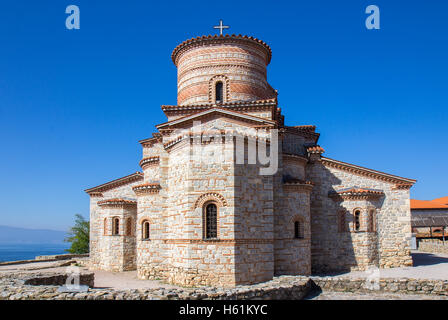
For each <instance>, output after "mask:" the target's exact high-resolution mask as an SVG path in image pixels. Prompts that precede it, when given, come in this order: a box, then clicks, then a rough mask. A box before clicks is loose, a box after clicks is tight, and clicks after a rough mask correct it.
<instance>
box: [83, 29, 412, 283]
mask: <svg viewBox="0 0 448 320" xmlns="http://www.w3.org/2000/svg"><path fill="white" fill-rule="evenodd" d="M172 60H173V62H174V64H175V65H176V66H177V68H178V83H177V85H178V90H177V97H178V105H174V106H170V105H166V106H162V111H163V112H164V113H165V115H166V116H167V122H165V123H162V124H159V125H157V126H156V128H157V131H156V132H154V133H153V134H152V137H150V138H147V139H144V140H141V141H140V144H141V146H142V149H143V150H142V158H141V159H140V162H139V164H140V167H141V168H142V171H141V172H136V173H133V174H131V175H128V176H126V177H123V178H119V179H116V180H113V181H110V182H107V183H104V184H102V185H100V186H97V187H93V188H90V189H87V190H86V192H87V193H88V194H89V195H90V223H91V231H90V232H91V234H90V268H92V269H102V270H112V271H126V270H137V274H138V277H139V278H142V279H162V280H164V281H167V282H170V283H173V284H180V285H184V286H200V285H212V286H224V287H229V286H235V285H240V284H253V283H259V282H265V281H268V280H271V279H273V277H275V276H281V275H310V274H311V273H312V272H313V273H325V272H330V271H343V270H364V269H367V268H369V267H371V266H377V267H380V268H389V267H399V266H408V265H411V264H412V259H411V257H410V237H411V224H410V208H409V189H410V188H411V186H412V185H413V184H414V183H415V180H412V179H407V178H402V177H398V176H395V175H391V174H387V173H383V172H379V171H375V170H371V169H367V168H363V167H359V166H356V165H353V164H349V163H345V162H342V161H337V160H334V159H330V158H326V157H323V156H322V154H323V153H324V149H323V148H322V147H320V146H319V145H318V144H317V143H318V139H319V133H317V132H316V128H315V126H312V125H299V126H287V125H285V124H284V116H283V115H282V110H281V108H280V107H279V106H278V101H277V91H276V90H274V89H273V88H272V87H271V86H270V85H269V83H268V81H267V65H268V64H269V62H270V60H271V49H270V47H269V46H268V45H267V44H266V43H264V42H263V41H261V40H258V39H255V38H253V37H247V36H240V35H238V36H236V35H231V36H230V35H226V36H204V37H198V38H193V39H190V40H187V41H185V42H183V43H181V44H180V45H178V46H177V47H176V48H175V49H174V51H173V54H172ZM274 132H276V133H277V135H278V137H279V139H278V143H277V144H275V143H276V141H275V140H274V139H273V138H272V137H274V135H273V133H274ZM261 145H267V150H268V154H271V159H272V157H275V158H276V159H277V163H278V169H277V170H276V171H275V172H274V173H273V174H269V175H262V174H260V172H261V169H262V168H265V167H266V166H267V165H266V163H265V162H261V161H260V159H258V158H257V157H256V156H255V157H254V155H255V152H254V151H253V149H252V146H255V147H256V149H255V150H258V148H259V147H260V146H261ZM274 146H277V148H275V147H274ZM241 154H242V155H243V156H244V157H243V158H242V159H243V161H240V160H241ZM239 159H240V160H239ZM253 159H255V162H254V161H250V160H253Z"/></svg>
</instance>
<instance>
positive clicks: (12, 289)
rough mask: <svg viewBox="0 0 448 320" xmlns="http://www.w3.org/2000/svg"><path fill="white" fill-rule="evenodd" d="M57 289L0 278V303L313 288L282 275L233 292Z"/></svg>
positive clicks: (233, 296) (298, 292)
mask: <svg viewBox="0 0 448 320" xmlns="http://www.w3.org/2000/svg"><path fill="white" fill-rule="evenodd" d="M57 289H58V286H31V285H27V284H25V281H24V279H17V276H9V277H2V278H0V300H41V299H48V300H204V299H207V300H208V299H213V300H301V299H303V298H304V297H305V296H306V295H307V294H308V293H309V292H310V291H311V289H312V283H311V281H310V280H309V279H308V278H298V277H293V276H282V277H278V278H276V279H274V280H272V281H268V282H265V283H260V284H257V285H251V286H238V287H235V288H232V289H225V288H214V287H203V288H178V289H165V288H158V289H144V290H113V289H89V291H88V292H82V293H60V292H57Z"/></svg>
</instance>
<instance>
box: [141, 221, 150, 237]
mask: <svg viewBox="0 0 448 320" xmlns="http://www.w3.org/2000/svg"><path fill="white" fill-rule="evenodd" d="M142 239H143V240H149V221H143V224H142Z"/></svg>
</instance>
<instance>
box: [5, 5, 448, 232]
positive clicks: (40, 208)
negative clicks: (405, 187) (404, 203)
mask: <svg viewBox="0 0 448 320" xmlns="http://www.w3.org/2000/svg"><path fill="white" fill-rule="evenodd" d="M70 4H75V5H78V6H79V8H80V11H81V29H80V30H67V29H66V28H65V19H66V17H67V14H65V8H66V6H68V5H70ZM370 4H375V5H377V6H378V7H379V8H380V13H381V29H380V30H367V29H366V28H365V24H364V23H365V19H366V17H367V15H366V14H365V13H364V11H365V8H366V7H367V6H368V5H370ZM447 12H448V2H446V1H439V0H428V1H405V2H404V1H397V0H387V1H379V0H372V1H319V0H314V1H287V2H284V1H275V2H272V1H232V0H226V1H178V2H176V1H161V2H149V1H102V0H101V1H100V0H97V1H85V0H70V1H49V0H47V1H33V2H30V1H22V0H15V1H8V2H3V3H2V5H1V10H0V41H1V44H0V136H1V140H0V148H1V149H0V150H1V152H2V155H1V157H0V181H1V184H0V195H1V196H0V199H1V209H0V224H1V225H10V226H22V227H30V228H52V229H60V230H64V229H66V228H68V227H69V226H70V225H71V224H72V221H73V217H74V214H75V213H81V214H82V215H84V216H86V217H88V213H89V197H88V196H87V195H86V194H85V193H84V191H83V190H84V189H85V188H88V187H92V186H95V185H98V184H101V183H103V182H106V181H109V180H111V179H115V178H118V177H121V176H124V175H127V174H130V173H132V172H135V171H138V170H140V168H139V166H138V162H139V160H140V159H141V149H140V145H139V144H138V143H137V141H138V140H140V139H144V138H147V137H149V136H150V135H151V133H152V132H154V131H155V128H154V126H155V125H156V124H158V123H162V122H164V121H165V118H164V115H163V113H162V111H161V109H160V105H162V104H175V103H176V68H175V66H174V65H173V63H172V61H171V59H170V55H171V52H172V50H173V49H174V47H175V46H176V45H177V44H179V43H180V42H182V41H183V40H185V39H188V38H191V37H196V36H199V35H207V34H215V33H216V31H215V30H214V29H213V28H212V26H214V25H216V24H217V23H218V22H219V19H223V20H224V23H225V24H229V25H230V26H231V28H230V30H229V31H228V32H229V33H236V34H246V35H251V36H255V37H257V38H260V39H262V40H264V41H266V42H267V43H268V44H269V45H270V46H271V48H272V50H273V58H272V62H271V64H270V65H269V67H268V81H269V82H270V84H271V85H272V86H273V87H274V88H276V89H278V91H279V104H280V106H281V107H282V110H283V113H284V115H285V116H286V124H288V125H301V124H314V125H316V126H317V130H318V131H319V132H320V133H321V139H320V145H322V146H323V147H324V148H325V149H326V153H325V155H326V156H328V157H331V158H335V159H338V160H341V161H346V162H350V163H354V164H357V165H361V166H366V167H369V168H372V169H376V170H380V171H385V172H388V173H392V174H396V175H400V176H404V177H408V178H415V179H417V180H418V182H417V184H416V185H415V186H414V187H413V188H412V190H411V196H412V197H413V198H417V199H432V198H437V197H442V196H446V195H448V188H447V185H446V180H447V178H448V175H447V168H446V159H447V158H448V150H447V149H448V148H447V147H446V145H447V143H446V141H447V138H448V134H447V129H446V128H447V127H446V125H447V120H448V112H447V108H448V80H447V75H448V26H447V23H446V15H447Z"/></svg>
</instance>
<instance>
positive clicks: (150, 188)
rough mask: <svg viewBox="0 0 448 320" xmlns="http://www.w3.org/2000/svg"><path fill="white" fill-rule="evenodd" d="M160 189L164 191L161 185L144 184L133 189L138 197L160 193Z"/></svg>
mask: <svg viewBox="0 0 448 320" xmlns="http://www.w3.org/2000/svg"><path fill="white" fill-rule="evenodd" d="M160 189H162V187H161V186H160V183H143V184H139V185H137V186H134V187H133V188H132V190H134V192H135V194H136V195H138V196H140V195H145V194H150V193H159V192H160Z"/></svg>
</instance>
